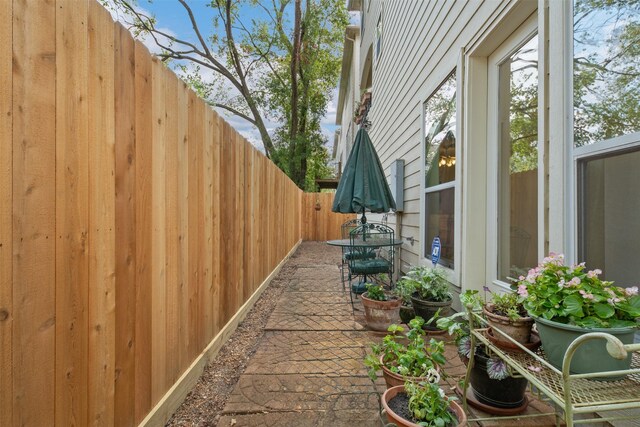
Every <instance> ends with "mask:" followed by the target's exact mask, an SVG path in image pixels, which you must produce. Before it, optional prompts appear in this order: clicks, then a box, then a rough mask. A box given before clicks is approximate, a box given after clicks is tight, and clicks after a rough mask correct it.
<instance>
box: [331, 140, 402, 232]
mask: <svg viewBox="0 0 640 427" xmlns="http://www.w3.org/2000/svg"><path fill="white" fill-rule="evenodd" d="M365 209H368V210H369V211H371V212H375V213H384V212H389V210H391V209H394V210H395V209H396V202H395V201H394V200H393V196H392V195H391V190H390V189H389V184H387V178H386V177H385V175H384V171H383V169H382V164H381V163H380V159H379V158H378V155H377V154H376V150H375V148H373V144H372V143H371V139H370V138H369V135H368V134H367V131H366V130H365V129H360V130H359V131H358V133H357V134H356V141H355V143H354V144H353V148H352V149H351V154H349V159H348V160H347V163H346V165H345V168H344V173H343V174H342V177H341V178H340V182H339V183H338V189H337V190H336V195H335V198H334V200H333V207H332V208H331V210H332V211H333V212H340V213H362V223H366V222H367V218H366V217H365V213H364V212H365Z"/></svg>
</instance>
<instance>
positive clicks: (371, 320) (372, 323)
mask: <svg viewBox="0 0 640 427" xmlns="http://www.w3.org/2000/svg"><path fill="white" fill-rule="evenodd" d="M367 296H368V293H367V292H365V293H364V294H362V296H361V298H362V305H363V306H364V317H365V319H366V320H367V325H368V326H369V328H371V329H373V330H374V331H383V332H384V331H386V330H387V328H388V327H389V325H391V324H393V323H400V306H401V305H402V300H401V299H400V298H395V299H390V300H387V301H376V300H372V299H370V298H368V297H367Z"/></svg>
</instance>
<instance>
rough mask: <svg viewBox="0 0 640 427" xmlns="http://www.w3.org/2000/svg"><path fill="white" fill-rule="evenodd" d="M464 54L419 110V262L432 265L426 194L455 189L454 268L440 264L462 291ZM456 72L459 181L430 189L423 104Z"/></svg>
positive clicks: (423, 97)
mask: <svg viewBox="0 0 640 427" xmlns="http://www.w3.org/2000/svg"><path fill="white" fill-rule="evenodd" d="M463 60H464V55H463V51H461V53H460V55H459V56H458V57H457V58H456V61H455V63H453V64H452V66H451V68H448V69H447V68H444V67H443V69H447V70H448V72H447V73H446V74H439V75H438V79H437V81H436V83H435V86H432V87H431V88H432V89H431V90H430V91H429V92H423V93H422V94H421V95H420V96H419V99H420V102H419V105H418V108H420V140H421V141H420V226H419V230H420V231H419V233H420V239H419V240H420V249H419V250H420V253H419V254H418V259H419V263H420V264H421V265H432V263H431V260H430V259H429V258H427V257H426V253H427V251H429V252H431V242H427V241H426V237H425V236H426V231H427V226H426V212H425V202H426V197H425V196H426V194H427V193H432V192H437V191H440V190H444V189H447V188H454V207H453V211H454V215H453V221H454V228H453V246H454V248H453V268H449V267H446V266H443V265H441V264H438V266H439V268H442V269H444V270H445V271H446V274H447V279H448V281H449V282H450V283H451V284H453V285H454V286H455V287H456V288H458V289H460V288H461V279H460V272H461V267H460V266H461V263H462V262H461V255H462V250H461V244H462V239H461V236H462V194H461V193H462V192H461V190H460V188H461V185H460V183H461V179H462V178H461V175H462V163H463V157H462V156H463V150H462V135H463V129H464V128H463V125H462V117H463V114H462V112H463V99H464V98H463V95H462V92H463V76H464V65H463V64H464V63H463ZM451 73H454V75H455V79H456V165H455V169H456V178H455V179H454V180H453V181H450V182H447V183H444V184H439V185H435V186H432V187H429V188H427V187H426V183H425V161H426V159H425V148H426V147H425V135H426V131H427V130H426V129H425V119H426V117H425V111H424V104H425V102H427V100H428V99H429V98H430V97H431V95H433V94H434V93H435V92H436V91H437V90H438V89H439V88H440V86H441V85H442V84H443V83H444V82H445V80H446V79H447V78H449V76H450V75H451Z"/></svg>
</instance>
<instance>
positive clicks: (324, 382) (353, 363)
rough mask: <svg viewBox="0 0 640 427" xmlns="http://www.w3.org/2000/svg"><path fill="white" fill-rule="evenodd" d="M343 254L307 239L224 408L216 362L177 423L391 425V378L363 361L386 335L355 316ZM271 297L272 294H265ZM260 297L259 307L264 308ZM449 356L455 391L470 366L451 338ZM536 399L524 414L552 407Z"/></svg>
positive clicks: (545, 421)
mask: <svg viewBox="0 0 640 427" xmlns="http://www.w3.org/2000/svg"><path fill="white" fill-rule="evenodd" d="M339 260H340V249H339V248H333V247H329V246H327V245H326V244H325V243H323V242H304V243H302V244H301V245H300V247H299V248H298V250H297V251H296V252H295V254H294V255H293V256H292V257H291V258H290V259H289V260H288V261H287V263H286V264H285V266H284V267H283V269H282V270H281V271H280V273H279V274H278V276H276V278H275V279H274V280H273V282H272V283H271V285H270V288H274V287H275V288H277V289H279V291H277V292H278V294H279V298H278V300H277V302H276V301H275V300H274V301H273V305H274V306H275V308H274V309H273V310H268V312H267V314H266V315H265V316H264V317H265V322H266V326H265V327H264V333H263V334H262V336H261V337H259V338H258V337H256V339H255V341H254V342H253V343H252V344H253V345H249V346H248V347H252V348H253V349H254V350H255V353H254V354H253V355H249V357H248V360H247V363H246V368H245V369H244V372H242V373H241V375H240V376H239V380H238V381H237V383H236V384H235V386H232V385H230V386H229V387H228V390H229V391H231V390H232V391H231V392H230V395H229V396H228V399H227V400H226V403H225V404H224V408H223V409H222V410H221V411H219V412H218V411H217V410H215V408H210V409H209V410H206V409H203V408H204V407H206V405H207V400H208V399H210V397H208V396H212V395H213V394H214V393H215V391H212V390H209V392H207V391H206V390H207V384H206V382H207V381H215V378H214V377H215V372H212V370H215V369H218V368H220V367H221V365H220V364H218V363H216V361H214V362H213V363H212V364H211V365H210V367H208V368H207V370H206V371H205V375H204V377H203V378H202V379H201V380H200V383H199V384H198V386H197V387H196V390H195V392H194V393H192V394H191V395H190V396H189V397H188V398H187V399H186V401H185V403H184V404H183V405H182V407H181V408H180V409H179V410H178V411H177V412H176V414H175V415H174V418H173V419H172V421H171V422H173V423H175V425H185V423H186V424H188V423H194V424H197V425H203V424H205V425H210V424H209V423H216V422H217V423H218V425H219V426H257V425H269V426H316V425H324V426H345V427H346V426H379V425H384V423H383V422H382V420H381V419H380V416H379V414H380V407H379V403H378V402H379V393H380V394H381V393H382V392H383V391H384V381H383V380H382V378H380V379H379V380H378V382H377V383H376V384H375V385H374V384H373V383H372V382H371V381H370V380H369V378H368V377H367V371H366V368H365V366H364V365H363V363H362V361H363V358H364V356H365V352H366V351H367V349H368V348H369V343H371V342H374V341H379V340H380V339H381V337H382V336H383V335H384V334H382V333H377V332H372V331H369V330H368V329H367V328H366V327H365V326H364V325H365V322H364V318H363V317H360V316H358V312H356V316H355V317H354V316H353V314H352V312H351V307H350V303H349V296H348V294H346V293H345V292H343V291H342V286H341V284H340V271H339V270H338V266H337V265H338V262H339ZM270 290H271V289H270ZM267 292H269V290H268V291H267ZM264 298H272V296H271V295H269V294H268V293H266V294H265V297H264ZM261 302H262V301H259V302H258V304H257V306H256V308H255V309H254V311H255V310H262V311H265V310H264V307H261V306H260V303H261ZM269 313H270V314H269ZM360 313H362V312H360ZM253 315H254V313H253V312H252V313H251V314H249V316H248V319H247V321H249V322H251V321H252V320H251V319H252V316H253ZM267 317H268V318H267ZM247 333H252V334H254V335H259V334H260V332H259V331H256V330H255V327H253V328H250V330H243V325H240V327H239V329H238V332H236V334H234V336H232V338H231V344H233V342H234V341H236V340H242V337H241V336H242V335H243V334H247ZM440 337H441V338H442V339H445V340H448V339H449V337H448V336H440ZM437 338H439V337H437ZM231 348H232V347H225V348H223V349H222V351H221V352H220V355H219V356H218V358H217V359H220V358H224V357H227V356H228V355H227V353H228V352H229V351H232V350H231ZM245 351H246V349H245ZM249 351H253V350H251V349H249ZM446 356H447V360H448V363H447V366H446V367H445V371H446V372H447V374H448V375H449V378H448V379H447V380H446V381H447V385H446V386H445V390H447V391H448V392H450V393H453V392H452V390H453V388H454V387H455V385H456V384H457V382H458V381H459V379H460V378H461V376H462V375H464V372H465V367H464V365H463V364H462V362H461V361H460V359H459V358H458V356H457V353H456V350H455V347H454V346H453V345H452V344H447V346H446ZM240 369H242V368H240ZM238 374H240V373H238ZM530 400H531V403H530V405H529V408H528V409H527V411H526V412H525V415H526V414H531V413H538V412H539V411H544V412H548V411H549V408H548V407H545V405H544V404H543V403H542V402H540V401H538V400H536V399H534V398H531V397H530ZM209 411H211V412H209ZM483 415H484V414H481V413H474V414H472V416H483ZM196 416H197V417H199V418H197V419H196ZM385 421H386V420H385ZM471 425H479V424H477V423H473V424H471ZM482 425H486V426H490V425H500V426H507V425H519V426H522V425H532V426H533V425H535V426H540V425H555V420H554V419H553V417H547V418H536V419H529V420H527V419H526V418H525V419H520V420H504V421H501V422H494V421H491V422H484V423H483V424H482Z"/></svg>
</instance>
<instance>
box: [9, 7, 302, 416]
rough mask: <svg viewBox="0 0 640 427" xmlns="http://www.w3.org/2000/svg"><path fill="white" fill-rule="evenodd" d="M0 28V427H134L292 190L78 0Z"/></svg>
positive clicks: (286, 244)
mask: <svg viewBox="0 0 640 427" xmlns="http://www.w3.org/2000/svg"><path fill="white" fill-rule="evenodd" d="M2 23H4V24H5V25H4V26H2V27H1V28H0V49H2V51H3V52H5V55H2V56H1V57H0V139H1V140H2V141H3V144H2V145H1V146H0V168H1V170H0V200H1V202H2V203H0V346H1V347H0V358H1V360H0V389H1V390H2V393H0V411H1V412H0V425H3V426H4V425H35V426H40V425H51V424H57V425H106V426H109V425H117V426H134V425H137V424H138V423H140V422H141V421H143V420H144V419H146V418H147V415H148V414H149V411H151V410H153V408H154V405H155V404H156V403H157V402H160V403H159V405H160V406H162V407H163V408H165V410H166V408H168V407H175V406H173V405H176V404H178V403H179V401H180V400H181V399H182V398H184V395H185V394H186V391H185V388H184V386H183V384H185V382H184V381H185V380H184V378H186V377H185V376H187V377H189V378H192V379H193V378H195V377H194V374H193V372H195V371H194V369H195V368H194V366H203V365H202V363H203V361H204V356H203V351H205V352H207V353H204V354H206V355H207V356H206V357H208V355H210V354H211V352H212V351H213V352H215V351H217V349H219V347H220V346H221V345H222V344H223V343H224V341H225V340H226V339H227V338H228V336H229V334H230V331H231V330H232V329H233V328H234V327H235V325H237V322H238V321H239V319H240V318H241V317H242V316H244V314H245V313H246V311H247V310H248V308H249V306H250V305H251V304H252V303H253V302H254V301H255V299H256V298H257V296H258V295H259V293H260V292H261V290H262V289H264V286H265V281H266V280H268V279H269V278H271V277H273V274H274V269H275V268H277V267H278V266H279V265H281V263H282V261H283V258H284V257H285V256H287V254H290V252H291V250H292V249H293V248H294V247H295V246H296V245H297V244H298V243H299V241H300V232H301V228H300V216H301V213H300V210H301V206H300V204H301V202H302V201H303V200H304V199H303V198H302V197H301V192H300V190H299V189H297V188H296V187H295V185H294V184H293V183H292V182H291V181H290V180H289V179H288V178H287V177H285V176H284V175H283V174H282V172H281V171H279V170H278V169H277V168H276V167H275V166H274V165H273V164H272V163H271V161H270V160H268V159H267V158H266V157H265V156H264V155H263V154H262V153H260V152H258V151H257V150H256V149H255V148H254V147H252V146H251V145H250V143H249V142H248V141H247V140H245V139H244V138H243V137H242V136H241V135H240V134H239V133H238V132H237V131H236V130H234V129H233V128H232V127H231V126H230V125H229V124H228V123H226V122H225V121H224V120H222V119H221V118H220V117H219V116H218V115H217V114H216V113H215V112H214V111H212V110H211V109H210V108H209V107H208V106H207V105H206V103H205V102H204V101H202V100H201V99H199V98H198V97H197V95H196V94H195V93H194V92H192V91H190V90H189V89H188V88H187V87H186V85H185V84H184V83H183V82H181V81H179V80H178V79H177V77H176V76H175V75H174V74H173V73H172V71H170V70H168V69H167V68H166V67H165V66H164V65H163V64H162V63H161V62H160V61H158V60H157V59H152V57H151V55H150V54H149V52H148V51H147V49H146V48H145V47H144V46H143V45H142V44H141V43H140V42H134V40H133V39H132V37H131V35H130V34H129V33H128V31H127V30H126V29H125V28H124V27H123V26H122V25H120V24H118V23H115V24H114V22H113V21H112V19H111V16H110V15H109V13H108V12H107V11H106V10H104V9H103V8H102V7H101V6H100V5H99V4H98V3H96V2H94V1H93V0H42V1H35V0H14V1H8V2H0V24H2ZM247 304H248V305H247ZM212 349H213V350H212ZM196 370H197V369H196ZM166 402H170V403H166ZM163 411H164V410H163ZM163 411H160V412H155V410H154V413H156V414H160V415H154V417H160V418H162V417H165V416H168V414H169V413H167V412H163ZM162 414H164V415H162ZM154 419H159V418H154ZM164 421H166V418H163V421H162V422H164Z"/></svg>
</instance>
